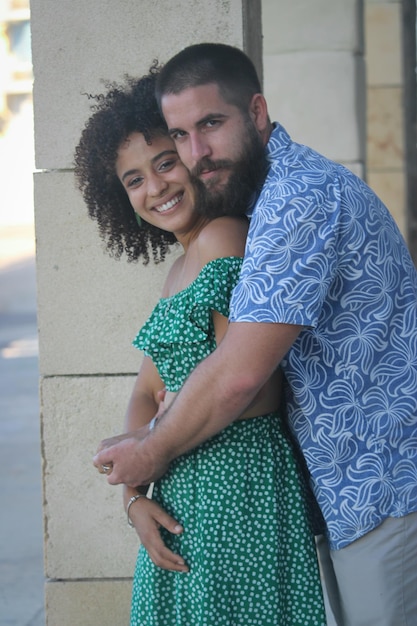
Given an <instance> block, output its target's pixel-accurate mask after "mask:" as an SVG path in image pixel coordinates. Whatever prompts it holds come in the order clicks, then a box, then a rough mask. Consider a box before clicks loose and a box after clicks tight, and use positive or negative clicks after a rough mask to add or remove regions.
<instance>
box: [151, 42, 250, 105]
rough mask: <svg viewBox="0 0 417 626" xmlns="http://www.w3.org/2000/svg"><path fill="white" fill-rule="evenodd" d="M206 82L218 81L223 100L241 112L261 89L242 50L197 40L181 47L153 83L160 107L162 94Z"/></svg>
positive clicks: (215, 82) (172, 92) (216, 82)
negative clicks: (185, 46)
mask: <svg viewBox="0 0 417 626" xmlns="http://www.w3.org/2000/svg"><path fill="white" fill-rule="evenodd" d="M208 84H216V85H218V87H219V90H220V93H221V95H222V97H223V99H224V100H225V102H227V103H229V104H233V105H235V106H237V107H238V108H239V109H241V110H242V111H244V112H247V111H248V108H249V104H250V102H251V100H252V97H253V96H254V94H256V93H262V89H261V84H260V81H259V78H258V75H257V73H256V69H255V66H254V64H253V63H252V61H251V60H250V59H249V57H248V56H247V55H246V54H245V53H244V52H242V50H239V48H234V47H233V46H228V45H226V44H220V43H200V44H195V45H193V46H189V47H187V48H185V49H184V50H181V52H179V53H178V54H176V55H175V56H174V57H172V58H171V59H170V60H169V61H168V62H167V63H166V64H165V65H164V66H163V67H162V70H161V71H160V74H159V76H158V79H157V83H156V97H157V100H158V104H159V107H161V99H162V97H163V96H164V95H167V94H179V93H181V92H182V91H184V90H185V89H188V88H190V87H199V86H201V85H208Z"/></svg>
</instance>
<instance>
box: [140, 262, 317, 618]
mask: <svg viewBox="0 0 417 626" xmlns="http://www.w3.org/2000/svg"><path fill="white" fill-rule="evenodd" d="M240 266H241V259H238V258H234V257H232V258H223V259H216V260H215V261H212V262H210V263H209V264H208V265H206V266H205V267H204V268H203V269H202V271H201V273H200V275H199V276H198V278H197V279H196V280H195V281H194V282H193V283H192V284H191V285H190V286H189V287H187V288H186V289H185V290H184V291H181V292H180V293H178V294H176V295H175V296H172V297H171V298H164V299H162V300H161V301H160V302H159V303H158V304H157V306H156V307H155V309H154V311H153V313H152V315H151V317H150V318H149V320H148V321H147V322H146V324H145V325H144V327H143V328H142V330H141V331H140V333H139V334H138V336H137V337H136V339H135V342H134V345H135V346H136V347H138V348H141V349H142V350H144V351H145V353H146V354H148V355H149V356H151V357H152V359H153V360H154V362H155V364H156V366H157V367H158V370H159V372H160V374H161V378H162V379H163V380H164V383H165V384H166V385H167V388H168V389H170V390H173V391H176V390H177V389H179V388H180V387H181V385H182V384H183V382H184V380H185V378H186V377H187V376H188V374H189V373H190V371H191V370H192V369H194V367H195V366H196V365H197V363H198V362H199V361H200V360H201V359H202V358H204V357H205V356H207V355H208V354H209V353H210V352H211V351H212V350H213V349H214V347H215V338H214V328H213V324H212V316H211V311H212V310H213V309H214V310H217V311H219V312H220V313H222V314H223V315H227V314H228V304H229V300H230V294H231V291H232V289H233V287H234V285H235V284H236V282H237V280H238V276H239V271H240ZM179 355H181V356H179ZM153 497H154V499H155V500H157V501H158V502H159V503H160V504H161V506H162V507H163V508H164V509H165V510H167V511H168V512H169V513H170V514H171V515H173V517H175V518H176V519H177V520H178V521H179V522H180V523H181V524H182V525H183V526H184V529H185V530H184V533H183V534H182V535H181V536H179V537H178V536H173V535H170V534H169V533H167V532H166V531H162V536H163V540H164V542H165V543H166V545H167V546H168V547H169V548H170V549H171V550H173V551H174V552H176V553H178V554H181V556H182V557H183V558H184V559H185V561H186V562H187V564H188V565H189V567H190V572H189V573H187V574H182V573H177V572H169V571H167V570H163V569H160V568H158V567H156V566H155V565H154V564H153V563H152V561H151V560H150V558H149V557H148V555H147V553H146V551H145V550H144V548H143V547H141V548H140V550H139V555H138V560H137V565H136V570H135V575H134V580H133V596H132V610H131V626H324V624H326V620H325V613H324V605H323V598H322V591H321V584H320V576H319V571H318V565H317V557H316V551H315V545H314V538H313V535H312V531H311V527H310V523H309V520H308V515H307V511H306V504H305V499H306V495H305V490H304V486H303V482H302V479H301V477H300V472H299V468H298V466H297V462H296V460H295V455H294V451H293V449H292V446H291V443H290V442H289V440H288V439H287V436H286V434H285V430H284V428H283V425H282V422H281V419H280V416H279V414H278V413H272V414H269V415H265V416H260V417H257V418H252V419H248V420H243V421H238V422H235V423H233V424H231V425H230V426H229V427H228V428H226V429H225V430H223V431H222V432H221V433H219V434H218V435H216V436H215V437H213V438H212V439H210V440H209V441H207V442H205V443H204V444H202V445H201V446H199V447H198V448H196V449H195V450H192V451H191V452H190V453H188V454H185V455H183V456H181V457H180V458H178V459H177V460H176V461H174V462H173V463H172V464H171V467H170V470H169V471H168V473H167V474H166V475H165V476H164V477H163V478H162V479H161V480H159V481H158V482H157V483H156V484H155V487H154V492H153Z"/></svg>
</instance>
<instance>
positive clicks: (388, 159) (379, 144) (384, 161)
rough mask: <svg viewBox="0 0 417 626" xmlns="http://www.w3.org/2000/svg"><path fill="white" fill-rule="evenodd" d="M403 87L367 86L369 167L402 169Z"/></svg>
mask: <svg viewBox="0 0 417 626" xmlns="http://www.w3.org/2000/svg"><path fill="white" fill-rule="evenodd" d="M403 132H404V131H403V105H402V89H401V88H399V87H372V88H370V89H368V108H367V153H368V167H369V168H370V169H377V168H401V167H403V163H404V136H403Z"/></svg>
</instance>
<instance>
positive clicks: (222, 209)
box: [191, 120, 268, 218]
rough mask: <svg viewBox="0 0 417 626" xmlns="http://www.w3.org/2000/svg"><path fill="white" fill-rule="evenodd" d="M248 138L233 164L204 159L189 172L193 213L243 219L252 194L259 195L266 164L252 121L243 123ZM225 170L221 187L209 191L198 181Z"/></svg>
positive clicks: (228, 161)
mask: <svg viewBox="0 0 417 626" xmlns="http://www.w3.org/2000/svg"><path fill="white" fill-rule="evenodd" d="M246 131H247V137H246V140H245V142H244V144H243V146H242V152H241V155H240V156H239V158H238V159H237V160H236V161H230V160H223V161H220V160H219V161H212V160H211V159H209V158H207V157H204V158H203V159H202V160H201V161H200V162H199V163H198V164H197V166H196V167H195V168H194V169H193V170H192V172H191V179H192V182H193V184H194V185H195V188H196V192H197V193H196V210H197V211H198V212H199V213H201V214H202V215H204V216H205V217H209V218H215V217H220V216H221V215H234V216H243V215H245V214H246V211H247V209H248V207H249V204H250V201H251V199H252V197H253V195H254V194H255V193H258V192H259V191H260V189H261V187H262V185H263V182H264V180H265V177H266V174H267V170H268V161H267V159H266V156H265V149H264V146H263V143H262V140H261V138H260V136H259V134H258V133H257V131H256V129H255V127H254V125H253V123H252V122H251V120H248V121H247V123H246ZM220 168H225V169H229V170H230V172H231V173H230V176H229V179H228V180H227V182H226V183H225V184H224V185H223V186H222V187H220V188H213V189H212V188H211V185H210V181H208V183H207V185H206V184H204V183H203V182H202V181H201V180H200V179H199V178H198V174H200V173H201V172H202V171H204V170H207V169H208V170H216V169H220Z"/></svg>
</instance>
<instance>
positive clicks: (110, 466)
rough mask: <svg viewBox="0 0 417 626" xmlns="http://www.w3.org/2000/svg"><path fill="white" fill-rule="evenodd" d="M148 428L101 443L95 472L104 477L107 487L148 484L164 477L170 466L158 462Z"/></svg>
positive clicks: (96, 457)
mask: <svg viewBox="0 0 417 626" xmlns="http://www.w3.org/2000/svg"><path fill="white" fill-rule="evenodd" d="M149 439H152V436H151V435H150V434H149V428H148V426H143V427H142V428H139V430H135V431H134V432H130V433H125V434H123V435H118V436H116V437H111V438H110V439H105V440H104V441H102V442H101V444H100V445H99V448H98V452H97V454H96V455H95V457H94V459H93V463H94V465H95V466H96V467H97V469H98V471H99V472H100V473H102V474H106V475H107V481H108V483H109V484H110V485H118V484H120V483H123V484H125V485H128V486H129V487H139V486H140V485H149V484H150V483H152V482H154V481H155V480H157V479H158V478H160V477H161V476H162V475H163V474H165V472H166V470H167V468H168V465H169V463H168V462H167V461H166V460H164V461H161V460H160V459H158V458H157V457H156V456H155V454H154V453H153V452H154V451H153V450H152V446H150V445H148V443H149V441H148V440H149Z"/></svg>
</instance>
